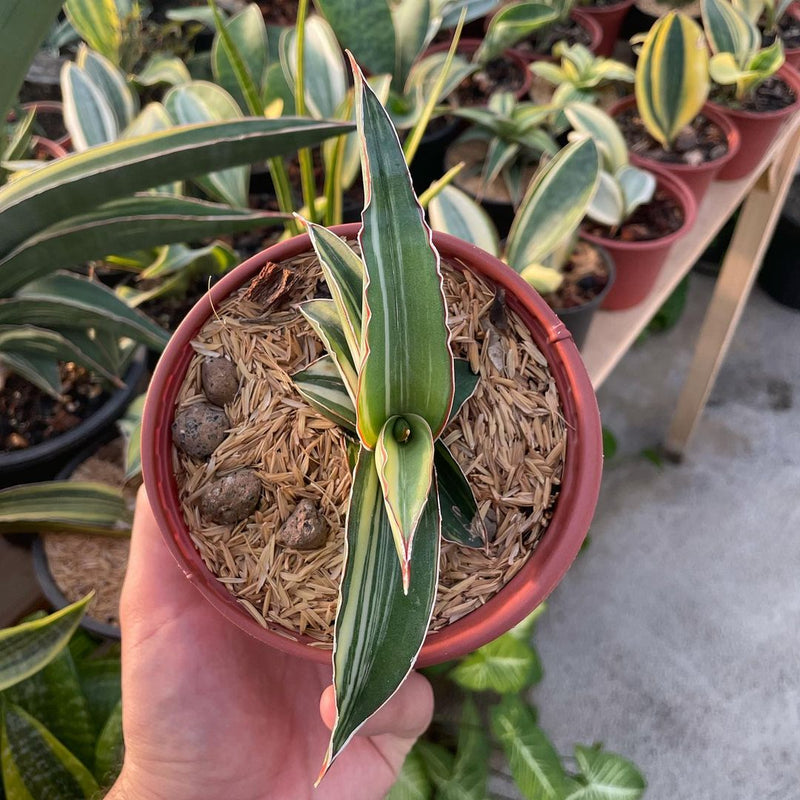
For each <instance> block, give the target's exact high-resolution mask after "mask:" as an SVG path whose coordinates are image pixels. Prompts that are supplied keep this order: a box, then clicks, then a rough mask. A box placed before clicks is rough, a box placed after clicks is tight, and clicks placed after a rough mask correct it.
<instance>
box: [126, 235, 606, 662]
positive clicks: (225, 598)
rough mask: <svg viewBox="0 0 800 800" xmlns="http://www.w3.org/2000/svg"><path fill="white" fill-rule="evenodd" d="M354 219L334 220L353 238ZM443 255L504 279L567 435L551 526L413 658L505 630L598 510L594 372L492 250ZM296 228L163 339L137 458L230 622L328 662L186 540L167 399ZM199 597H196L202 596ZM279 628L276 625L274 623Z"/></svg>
mask: <svg viewBox="0 0 800 800" xmlns="http://www.w3.org/2000/svg"><path fill="white" fill-rule="evenodd" d="M359 227H360V226H359V225H358V224H351V225H341V226H337V227H335V228H333V230H334V232H335V233H337V234H338V235H339V236H346V237H350V238H354V237H355V236H356V235H357V233H358V230H359ZM433 236H434V243H435V244H436V246H437V248H438V249H439V251H440V252H441V254H442V256H443V257H444V258H447V259H450V260H454V261H456V263H461V264H463V265H464V266H465V267H466V268H468V269H470V270H471V271H473V272H474V273H475V274H476V275H480V276H482V277H484V278H485V279H487V280H488V281H490V282H491V283H494V284H495V285H497V286H498V287H500V288H503V289H505V292H506V301H507V303H508V305H509V307H510V308H511V309H513V310H514V311H515V312H516V313H517V314H519V315H520V317H521V318H522V319H523V320H524V322H525V324H526V325H527V326H528V328H529V329H530V331H531V334H532V336H533V339H534V341H535V342H536V344H537V346H538V347H539V348H540V349H541V351H542V352H543V353H544V355H545V356H546V358H547V360H548V363H549V365H550V370H551V372H552V374H553V376H554V378H555V381H556V385H557V387H558V392H559V395H560V397H561V403H562V407H563V412H564V416H565V419H566V421H567V425H568V426H569V431H570V442H569V447H568V448H567V456H566V463H565V465H564V475H563V478H562V484H561V491H560V494H559V497H558V502H557V504H556V507H555V510H554V512H553V517H552V520H551V522H550V525H549V526H548V529H547V532H546V533H545V535H544V536H543V537H542V540H541V542H540V543H539V544H538V546H537V548H536V550H535V551H534V552H533V554H532V555H531V556H530V558H529V559H528V561H527V563H526V564H525V566H524V567H523V568H522V569H521V571H520V572H519V574H517V575H516V576H515V577H514V578H513V579H512V580H511V581H509V582H508V584H506V586H505V587H504V588H503V589H502V590H501V591H500V592H499V593H498V594H497V595H496V596H495V597H494V598H492V599H491V600H490V601H489V602H488V603H486V604H485V605H484V606H482V607H481V608H480V609H478V610H476V611H473V612H472V613H471V614H468V615H467V616H465V617H463V618H462V619H460V620H458V621H457V622H454V623H453V624H452V625H450V626H448V627H447V628H445V629H444V630H442V631H439V632H437V633H434V634H431V635H429V636H428V638H427V639H426V642H425V645H424V647H423V649H422V653H421V655H420V659H419V662H418V663H419V665H420V666H425V665H429V664H434V663H439V662H442V661H446V660H448V659H452V658H455V657H457V656H461V655H464V654H466V653H468V652H471V651H472V650H474V649H475V648H477V647H479V646H481V645H483V644H485V643H486V642H489V641H491V640H492V639H494V638H496V637H497V636H499V635H501V634H502V633H504V632H505V631H507V630H508V629H509V628H511V627H512V626H513V625H515V624H516V623H518V622H520V621H521V620H522V619H524V618H525V616H526V615H527V614H528V613H530V612H531V611H532V610H533V609H534V608H536V606H537V605H539V603H541V602H542V601H543V600H544V599H545V597H547V595H548V594H550V592H551V591H552V590H553V589H554V588H555V586H556V584H557V583H558V582H559V581H560V580H561V578H562V577H563V576H564V573H565V572H566V571H567V569H568V568H569V566H570V564H571V563H572V561H573V559H574V558H575V556H576V555H577V553H578V550H579V549H580V546H581V543H582V542H583V539H584V537H585V535H586V532H587V530H588V528H589V524H590V522H591V520H592V516H593V514H594V509H595V504H596V502H597V495H598V491H599V488H600V475H601V471H602V440H601V429H600V416H599V413H598V410H597V402H596V400H595V396H594V391H593V389H592V385H591V381H590V380H589V376H588V375H587V373H586V369H585V367H584V366H583V362H582V361H581V359H580V356H579V355H578V349H577V347H575V344H574V342H573V341H572V337H571V336H570V335H569V332H568V331H567V329H566V327H565V326H564V324H563V323H562V322H560V321H559V320H558V318H557V317H556V316H555V315H554V314H553V312H552V311H551V310H550V309H549V308H548V307H547V304H546V303H545V302H544V300H542V298H541V297H539V295H538V294H536V292H534V291H533V289H531V287H530V286H528V285H527V284H526V283H525V281H523V280H522V278H521V277H520V276H519V275H517V274H516V273H515V272H513V271H512V270H511V269H509V268H508V267H507V266H506V265H505V264H503V263H502V262H501V261H499V260H498V259H496V258H494V257H493V256H490V255H489V254H488V253H485V252H484V251H483V250H480V249H478V248H477V247H475V246H474V245H471V244H467V243H465V242H462V241H460V240H459V239H456V238H454V237H452V236H447V235H445V234H440V233H434V235H433ZM310 249H311V248H310V245H309V240H308V236H305V235H304V236H297V237H295V238H293V239H290V240H288V241H286V242H281V243H280V244H277V245H275V246H273V247H270V248H268V249H267V250H265V251H264V252H263V253H260V254H259V255H257V256H254V257H253V258H251V259H249V260H248V261H245V262H244V263H243V264H241V265H240V266H239V267H237V268H236V269H234V270H233V271H232V272H230V273H228V274H227V275H226V276H225V277H223V278H222V280H220V281H219V283H217V284H216V285H215V286H213V287H212V289H211V291H210V292H209V293H208V294H207V295H206V296H205V297H204V298H203V299H202V300H201V301H200V302H199V303H198V304H197V305H196V306H195V307H194V308H193V309H192V310H191V311H190V312H189V314H188V315H187V316H186V318H185V319H184V321H183V323H181V325H180V327H179V328H178V330H177V331H176V332H175V334H174V336H173V337H172V339H171V340H170V342H169V343H168V345H167V347H166V349H165V350H164V354H163V355H162V357H161V360H160V362H159V364H158V366H157V368H156V371H155V374H154V375H153V379H152V381H151V383H150V390H149V392H148V395H147V401H146V403H145V408H144V415H143V421H142V467H143V473H144V481H145V485H146V487H147V493H148V496H149V498H150V501H151V503H152V504H153V510H154V513H155V516H156V519H157V520H158V523H159V526H160V528H161V531H162V534H163V536H164V539H165V541H166V543H167V545H168V547H169V549H170V551H171V552H172V554H173V556H174V557H175V559H176V560H177V562H178V564H179V565H180V566H181V569H182V570H183V572H184V573H185V574H186V577H187V578H188V579H189V580H190V581H191V582H192V583H193V584H194V585H195V586H196V587H197V589H198V590H199V592H200V594H202V595H203V597H204V598H205V599H206V600H207V601H209V602H210V603H211V604H212V605H213V606H214V607H215V608H216V609H217V610H218V611H219V612H220V613H221V614H223V615H224V616H225V617H226V618H227V619H228V620H229V621H230V622H232V623H234V624H235V625H237V626H238V627H240V628H241V629H242V630H244V631H246V632H247V633H249V634H250V635H252V636H254V637H255V638H256V639H258V640H260V641H262V642H264V643H265V644H268V645H269V646H270V647H273V648H275V649H277V650H281V651H283V652H286V653H290V654H293V655H295V656H298V657H301V658H305V659H309V660H312V661H317V662H320V663H326V664H329V663H330V660H331V653H330V651H322V650H319V649H318V648H314V647H309V646H308V644H307V642H308V641H309V640H307V639H305V638H304V637H298V639H297V640H293V639H290V638H287V632H286V630H285V629H278V628H275V627H272V628H262V627H261V626H260V625H259V624H258V623H257V622H256V621H255V620H254V619H253V618H252V617H250V615H249V614H247V612H246V611H245V610H244V609H243V608H242V607H241V605H239V604H238V603H237V602H236V600H235V599H234V597H233V595H231V594H230V593H229V592H228V590H227V589H226V588H225V587H224V586H223V585H222V584H221V583H219V581H217V579H216V578H215V577H214V576H213V575H212V574H211V572H210V571H209V570H208V569H207V568H206V566H205V565H204V563H203V561H202V559H201V558H200V554H199V553H198V551H197V550H196V549H195V547H194V545H193V544H192V540H191V538H190V535H189V531H188V529H187V527H186V523H185V521H184V518H183V514H182V511H181V506H180V502H179V499H178V487H177V484H176V481H175V475H174V473H173V468H172V435H171V433H170V426H171V424H172V419H173V413H174V412H173V409H174V408H175V403H176V400H177V397H178V393H179V391H180V388H181V384H182V383H183V380H184V377H185V375H186V371H187V369H188V366H189V363H190V361H191V358H192V356H193V352H194V351H193V350H192V347H191V341H192V339H193V338H194V337H195V335H196V334H197V332H198V331H199V330H200V329H201V328H202V327H203V325H204V324H205V323H206V321H207V320H208V318H209V317H210V316H211V314H212V308H217V307H219V306H220V305H221V304H222V303H223V302H224V300H225V298H226V297H228V295H230V294H231V292H233V291H235V290H237V289H238V288H239V287H241V286H242V285H244V284H246V283H247V282H248V281H249V280H250V279H251V278H253V277H254V276H255V275H256V274H257V273H258V272H259V270H260V269H261V268H262V267H263V266H264V264H265V263H266V262H267V261H273V262H281V261H285V260H287V259H290V258H293V257H295V256H297V255H300V254H302V253H306V252H309V251H310ZM198 601H199V598H198ZM278 630H280V631H281V632H282V633H278V632H276V631H278Z"/></svg>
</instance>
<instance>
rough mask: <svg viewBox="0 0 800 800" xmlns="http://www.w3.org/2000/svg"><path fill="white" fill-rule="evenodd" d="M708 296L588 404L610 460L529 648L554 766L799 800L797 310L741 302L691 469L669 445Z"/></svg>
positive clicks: (655, 796)
mask: <svg viewBox="0 0 800 800" xmlns="http://www.w3.org/2000/svg"><path fill="white" fill-rule="evenodd" d="M711 288H712V281H711V280H710V279H709V278H705V277H703V276H698V275H693V276H692V286H691V291H690V300H689V306H688V308H687V312H686V314H685V316H684V318H683V320H682V321H681V323H680V325H679V326H678V328H677V329H675V330H673V331H671V332H669V333H667V334H662V335H660V336H656V337H652V338H650V339H649V340H647V341H646V342H645V343H643V344H642V345H640V346H638V347H636V348H635V349H634V350H633V351H632V352H630V353H629V354H628V355H627V356H626V358H625V360H624V361H623V362H622V363H621V364H620V366H619V367H618V368H617V369H616V370H615V372H614V374H613V375H612V377H611V378H610V379H609V381H608V383H607V384H606V385H605V386H604V387H603V388H602V390H601V392H600V407H601V410H602V412H603V418H604V424H605V425H606V426H607V427H609V428H610V429H611V430H612V431H613V432H614V433H615V434H616V436H617V439H618V441H619V451H618V453H617V455H616V457H615V458H614V459H613V460H611V461H609V462H608V464H607V465H606V472H605V478H604V482H603V489H602V493H601V500H600V506H599V509H598V513H597V516H596V518H595V522H594V524H593V526H592V530H591V536H592V542H591V546H590V547H589V549H588V550H587V551H586V552H585V553H584V554H583V555H582V556H580V557H579V559H578V561H577V562H576V563H575V565H574V566H573V567H572V569H571V570H570V572H569V573H568V575H567V576H566V578H565V579H564V581H563V583H562V584H561V585H560V586H559V588H558V589H557V590H556V592H555V593H554V595H553V596H552V598H551V601H550V607H549V611H548V612H547V613H546V614H545V615H544V617H543V619H542V621H541V623H540V625H539V629H538V631H537V635H536V642H537V644H538V647H539V649H540V652H541V656H542V661H543V663H544V665H545V670H546V674H545V677H544V680H543V682H542V683H541V684H540V685H539V686H538V687H537V688H536V689H535V691H534V701H535V702H536V704H537V705H538V707H539V709H540V712H541V714H540V721H541V724H542V726H543V728H544V729H545V730H546V731H548V733H550V734H551V735H552V736H553V738H554V740H555V742H556V744H557V746H558V748H559V750H560V751H561V752H565V753H567V752H570V750H571V747H572V744H573V743H574V742H576V741H578V742H592V741H602V742H604V743H605V745H606V747H608V748H609V749H612V750H615V751H617V752H619V753H622V754H624V755H627V756H629V757H630V758H632V759H633V760H634V761H635V762H636V763H637V764H638V765H639V766H640V768H641V769H642V771H643V772H644V774H645V776H646V778H647V780H648V783H649V790H648V792H647V795H646V796H647V798H648V800H798V798H800V312H795V311H791V310H788V309H785V308H783V307H782V306H779V305H778V304H776V303H775V302H773V301H772V300H770V299H769V298H768V297H767V296H766V295H764V294H763V293H762V292H761V291H760V290H758V289H755V290H754V292H753V296H752V298H751V300H750V302H749V304H748V307H747V310H746V312H745V315H744V319H743V320H742V323H741V326H740V328H739V330H738V332H737V335H736V338H735V340H734V343H733V345H732V348H731V351H730V353H729V356H728V359H727V361H726V363H725V366H724V368H723V372H722V374H721V375H720V378H719V381H718V383H717V386H716V388H715V391H714V393H713V397H712V400H711V403H710V405H709V407H708V408H707V409H706V412H705V415H704V417H703V419H702V421H701V423H700V425H699V428H698V431H697V434H696V437H695V439H694V440H693V442H692V444H691V447H690V449H689V452H688V456H687V460H686V461H685V463H683V464H682V465H680V466H675V465H672V464H664V465H663V466H662V467H660V468H659V467H658V466H656V465H654V464H652V463H650V462H649V461H647V460H646V459H644V458H643V457H642V456H641V455H639V454H640V451H641V450H642V449H644V448H648V447H652V446H654V445H657V444H658V443H659V441H660V439H661V437H662V436H663V433H664V432H665V430H666V427H667V424H668V422H669V419H670V414H671V411H672V408H673V406H674V403H675V400H676V397H677V394H678V391H679V388H680V386H681V381H682V379H683V376H684V373H685V369H686V367H687V365H688V362H689V358H690V356H691V352H692V346H693V344H694V339H695V336H696V334H697V331H698V328H699V324H700V320H701V317H702V314H703V312H704V310H705V307H706V304H707V302H708V298H709V297H710V292H711Z"/></svg>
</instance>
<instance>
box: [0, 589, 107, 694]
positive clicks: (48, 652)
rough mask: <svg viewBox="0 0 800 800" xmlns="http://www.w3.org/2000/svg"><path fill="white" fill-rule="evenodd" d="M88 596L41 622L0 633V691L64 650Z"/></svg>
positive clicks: (22, 625) (28, 623)
mask: <svg viewBox="0 0 800 800" xmlns="http://www.w3.org/2000/svg"><path fill="white" fill-rule="evenodd" d="M91 599H92V596H91V595H89V596H87V597H84V598H83V600H79V601H78V602H77V603H73V604H72V605H69V606H67V607H66V608H62V609H61V610H60V611H56V612H55V613H54V614H50V615H49V616H47V617H44V618H42V619H36V620H31V621H30V622H23V623H22V624H21V625H16V626H15V627H13V628H5V629H3V630H0V691H4V690H5V689H8V688H9V687H11V686H14V685H15V684H17V683H20V682H21V681H24V680H25V679H26V678H29V677H30V676H31V675H35V674H36V673H37V672H38V671H39V670H40V669H42V668H44V667H45V666H47V664H49V663H50V662H51V661H52V660H53V659H54V658H55V657H56V656H57V655H58V654H59V653H60V652H61V650H62V649H63V648H64V647H66V645H67V642H69V640H70V637H71V636H72V634H73V633H74V632H75V630H76V629H77V627H78V624H79V623H80V621H81V618H82V617H83V614H84V612H85V611H86V606H87V605H88V603H89V601H90V600H91Z"/></svg>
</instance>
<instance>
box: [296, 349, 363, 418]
mask: <svg viewBox="0 0 800 800" xmlns="http://www.w3.org/2000/svg"><path fill="white" fill-rule="evenodd" d="M292 380H293V381H294V385H295V387H296V388H297V391H298V392H299V393H300V395H301V396H302V397H303V399H304V400H306V402H307V403H308V404H309V405H310V406H311V407H312V408H314V409H316V410H317V411H319V413H320V414H322V416H323V417H325V418H326V419H329V420H331V422H334V423H336V424H337V425H340V426H341V427H342V428H344V429H345V430H348V431H351V432H352V433H355V431H356V407H355V406H354V405H353V400H352V398H351V397H350V395H349V394H348V393H347V389H346V388H345V385H344V381H342V375H341V373H340V372H339V368H338V367H337V366H336V364H335V363H334V360H333V358H332V357H331V356H322V358H318V359H317V360H316V361H314V362H312V363H311V364H309V365H308V366H307V367H306V368H305V369H302V370H300V371H299V372H295V373H294V375H292Z"/></svg>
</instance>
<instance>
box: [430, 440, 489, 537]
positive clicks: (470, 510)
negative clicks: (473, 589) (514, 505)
mask: <svg viewBox="0 0 800 800" xmlns="http://www.w3.org/2000/svg"><path fill="white" fill-rule="evenodd" d="M433 464H434V469H435V470H436V485H437V486H438V487H439V507H440V513H441V515H442V538H443V539H446V540H447V541H448V542H453V543H455V544H460V545H461V546H462V547H471V548H480V547H484V546H485V545H486V528H485V526H484V524H483V520H482V519H481V517H480V515H479V514H478V503H477V501H476V500H475V495H474V493H473V491H472V487H471V486H470V485H469V481H468V480H467V478H466V476H465V475H464V473H463V472H462V470H461V467H460V466H459V465H458V463H457V462H456V460H455V459H454V458H453V455H452V453H451V452H450V451H449V450H448V449H447V445H445V443H444V442H443V441H442V440H441V439H439V441H438V442H436V448H435V453H434V460H433Z"/></svg>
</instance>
